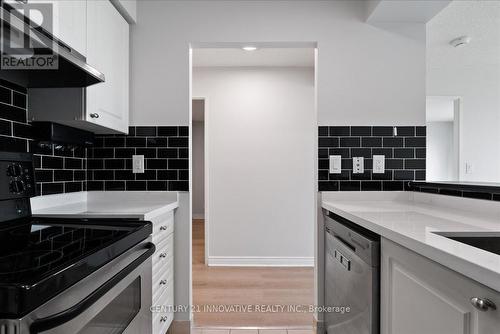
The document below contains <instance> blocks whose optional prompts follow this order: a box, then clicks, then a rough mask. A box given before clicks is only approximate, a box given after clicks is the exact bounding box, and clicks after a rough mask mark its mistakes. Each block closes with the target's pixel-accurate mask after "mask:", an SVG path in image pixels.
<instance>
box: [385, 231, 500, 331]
mask: <svg viewBox="0 0 500 334" xmlns="http://www.w3.org/2000/svg"><path fill="white" fill-rule="evenodd" d="M381 266H382V267H381V333H384V334H498V333H500V310H499V309H496V310H494V309H492V308H490V309H488V310H484V311H482V310H479V309H477V308H476V307H474V306H473V305H472V303H471V298H474V297H477V298H482V299H488V300H490V301H491V302H493V303H494V304H496V306H497V307H498V306H500V293H499V292H497V291H494V290H492V289H490V288H488V287H486V286H484V285H481V284H479V283H478V282H476V281H473V280H471V279H469V278H467V277H465V276H463V275H461V274H459V273H457V272H455V271H453V270H450V269H448V268H446V267H444V266H442V265H440V264H438V263H436V262H434V261H432V260H430V259H428V258H425V257H423V256H421V255H419V254H417V253H415V252H413V251H410V250H409V249H407V248H405V247H402V246H400V245H398V244H395V243H393V242H391V241H389V240H386V239H383V240H382V264H381Z"/></svg>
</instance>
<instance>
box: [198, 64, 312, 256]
mask: <svg viewBox="0 0 500 334" xmlns="http://www.w3.org/2000/svg"><path fill="white" fill-rule="evenodd" d="M193 94H194V95H195V96H197V97H206V98H207V99H208V101H207V103H206V112H205V119H206V122H205V126H206V132H207V136H208V138H209V139H208V148H207V159H206V163H207V164H208V170H209V171H210V172H209V175H207V177H208V183H209V188H208V196H209V207H208V210H207V212H208V215H209V216H208V226H209V264H214V265H235V264H240V265H258V264H264V265H265V264H272V265H293V264H295V265H304V264H310V265H312V262H313V226H314V224H315V221H314V213H315V200H314V192H315V181H314V179H315V176H314V175H315V168H314V166H315V163H314V161H315V142H316V140H317V138H316V115H315V110H314V70H313V69H312V68H273V67H271V68H254V67H253V68H195V69H194V71H193Z"/></svg>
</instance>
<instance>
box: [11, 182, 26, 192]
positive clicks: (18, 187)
mask: <svg viewBox="0 0 500 334" xmlns="http://www.w3.org/2000/svg"><path fill="white" fill-rule="evenodd" d="M23 191H24V183H23V182H22V181H18V180H15V181H11V182H10V192H12V193H15V194H20V193H22V192H23Z"/></svg>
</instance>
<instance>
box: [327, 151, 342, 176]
mask: <svg viewBox="0 0 500 334" xmlns="http://www.w3.org/2000/svg"><path fill="white" fill-rule="evenodd" d="M340 173H342V156H341V155H330V174H340Z"/></svg>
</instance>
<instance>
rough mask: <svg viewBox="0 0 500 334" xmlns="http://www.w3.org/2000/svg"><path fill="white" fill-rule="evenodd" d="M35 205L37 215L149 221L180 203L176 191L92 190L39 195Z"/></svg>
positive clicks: (34, 200) (32, 202) (33, 205)
mask: <svg viewBox="0 0 500 334" xmlns="http://www.w3.org/2000/svg"><path fill="white" fill-rule="evenodd" d="M31 206H32V211H33V216H46V217H47V216H48V217H68V218H139V219H144V220H149V219H151V218H152V217H156V216H158V215H161V214H162V213H165V212H168V211H172V210H174V209H175V208H177V207H178V206H179V204H178V199H177V193H176V192H166V191H127V192H125V191H107V192H104V191H89V192H78V193H69V194H57V195H49V196H39V197H35V198H32V199H31Z"/></svg>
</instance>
